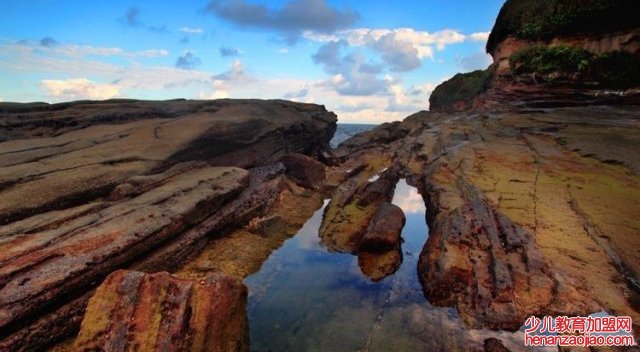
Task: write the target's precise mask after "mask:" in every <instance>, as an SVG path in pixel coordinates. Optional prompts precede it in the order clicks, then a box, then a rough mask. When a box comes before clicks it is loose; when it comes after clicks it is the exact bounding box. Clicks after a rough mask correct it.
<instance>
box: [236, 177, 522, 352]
mask: <svg viewBox="0 0 640 352" xmlns="http://www.w3.org/2000/svg"><path fill="white" fill-rule="evenodd" d="M327 203H328V200H327V201H325V206H326V204H327ZM393 203H394V204H396V205H398V206H399V207H400V208H402V210H403V211H404V213H405V216H406V218H407V221H406V225H405V227H404V229H403V231H402V238H403V243H402V257H403V262H402V264H401V266H400V268H399V269H398V270H397V271H396V272H395V274H393V275H391V276H389V277H387V278H385V279H383V280H381V281H378V282H373V281H372V280H370V279H369V278H367V277H366V276H364V275H363V274H362V273H361V270H360V267H359V266H358V258H357V257H356V256H353V255H350V254H342V253H334V252H328V251H327V250H326V249H325V248H324V247H323V246H322V245H321V244H320V238H319V236H318V229H319V228H320V223H321V221H322V214H323V211H324V206H323V207H322V208H321V209H319V210H318V211H316V212H315V213H314V215H313V216H312V217H311V218H310V219H309V220H308V221H307V223H306V224H305V225H304V226H303V227H302V228H301V229H300V231H299V232H298V234H297V235H296V236H294V237H292V238H291V239H289V240H287V241H286V242H285V243H284V244H283V246H282V247H280V248H279V249H278V250H276V251H274V252H273V253H272V254H271V256H270V257H269V258H268V259H267V260H266V261H265V262H264V263H263V265H262V268H261V269H260V271H258V272H257V273H255V274H253V275H251V276H249V277H248V278H247V279H246V280H245V284H246V285H247V286H248V287H249V303H248V314H249V326H250V332H251V333H250V336H251V349H252V350H253V351H390V350H393V351H413V350H427V351H432V350H436V351H437V350H477V349H480V348H481V347H482V340H483V339H484V338H485V337H488V336H489V335H493V336H496V337H501V338H502V339H503V341H504V340H505V337H506V338H507V339H514V336H512V334H509V333H506V332H498V333H493V332H488V331H485V330H471V331H470V330H466V329H465V328H464V326H463V325H462V324H461V323H460V321H459V319H458V317H457V313H456V310H455V309H454V308H446V307H444V308H442V307H434V306H431V305H430V304H429V303H428V302H427V300H426V299H425V297H424V294H423V293H422V288H421V286H420V283H419V282H418V276H417V263H418V256H419V254H420V251H421V250H422V247H423V245H424V243H425V241H426V240H427V238H428V231H429V230H428V228H427V225H426V221H425V207H424V202H423V200H422V198H421V196H420V195H419V194H418V192H417V191H416V189H415V188H413V187H411V186H409V185H408V184H407V183H406V182H405V181H404V180H400V182H399V183H398V185H397V186H396V191H395V195H394V198H393ZM497 335H506V336H497ZM520 341H521V340H520ZM505 342H507V341H505ZM514 342H516V341H514ZM518 342H519V341H518Z"/></svg>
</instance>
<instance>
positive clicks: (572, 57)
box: [430, 0, 640, 112]
mask: <svg viewBox="0 0 640 352" xmlns="http://www.w3.org/2000/svg"><path fill="white" fill-rule="evenodd" d="M638 13H640V4H639V3H638V2H636V1H628V0H616V1H601V0H587V1H580V2H576V1H567V0H553V1H544V2H541V1H530V0H509V1H507V2H506V3H505V4H504V5H503V7H502V9H501V11H500V13H499V15H498V17H497V19H496V23H495V25H494V27H493V29H492V31H491V35H490V37H489V40H488V42H487V53H489V54H491V56H492V57H493V64H492V65H491V67H490V68H489V69H487V70H485V71H479V72H474V73H467V74H463V75H457V76H455V77H453V78H452V79H450V80H449V81H447V82H445V83H443V84H442V85H441V86H439V87H437V88H436V89H435V90H434V92H433V93H432V95H431V98H430V106H431V108H430V109H431V110H432V111H448V112H452V111H466V110H471V109H476V110H485V111H495V110H513V109H518V108H521V107H523V106H529V107H557V106H577V105H594V104H634V105H637V104H640V90H639V89H638V88H640V16H637V14H638ZM479 76H482V77H483V78H484V82H483V84H482V85H477V77H479ZM468 86H473V87H474V89H473V90H472V91H471V92H469V90H467V89H465V87H468Z"/></svg>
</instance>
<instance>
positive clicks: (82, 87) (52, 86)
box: [40, 78, 120, 100]
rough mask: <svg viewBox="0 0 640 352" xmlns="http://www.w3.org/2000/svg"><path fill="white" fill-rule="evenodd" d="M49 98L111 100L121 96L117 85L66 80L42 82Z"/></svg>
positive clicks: (83, 80)
mask: <svg viewBox="0 0 640 352" xmlns="http://www.w3.org/2000/svg"><path fill="white" fill-rule="evenodd" d="M40 84H41V86H42V88H43V89H44V91H45V94H46V95H47V96H49V97H54V98H63V99H94V100H102V99H109V98H113V97H116V96H118V95H120V87H119V86H118V85H117V84H103V83H95V82H92V81H90V80H88V79H86V78H74V79H66V80H47V79H45V80H42V81H41V82H40Z"/></svg>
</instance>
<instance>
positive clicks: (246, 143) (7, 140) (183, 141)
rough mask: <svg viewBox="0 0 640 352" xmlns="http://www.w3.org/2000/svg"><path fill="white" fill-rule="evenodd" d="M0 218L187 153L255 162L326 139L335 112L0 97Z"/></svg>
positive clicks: (99, 189)
mask: <svg viewBox="0 0 640 352" xmlns="http://www.w3.org/2000/svg"><path fill="white" fill-rule="evenodd" d="M0 115H1V116H2V119H1V121H0V122H1V123H0V199H2V202H0V225H3V224H7V223H10V222H13V221H17V220H20V219H24V218H26V217H29V216H32V215H36V214H40V213H44V212H47V211H51V210H57V209H61V208H66V207H69V206H76V205H81V204H85V203H87V202H89V201H91V200H93V199H96V198H99V197H102V196H104V195H106V194H108V193H109V192H111V190H112V189H113V188H114V187H115V186H117V185H118V184H120V183H121V182H123V181H124V180H126V179H128V178H129V177H131V176H135V175H140V174H149V173H157V172H161V171H164V170H166V169H168V168H169V167H171V166H173V165H175V164H177V163H181V162H185V161H194V160H196V161H207V162H208V163H209V164H210V165H215V166H237V167H243V168H249V167H253V166H258V165H264V164H268V163H271V162H275V161H277V160H278V159H279V158H281V157H282V156H284V155H286V154H287V153H294V152H305V153H307V154H310V155H314V154H319V153H320V152H321V151H323V150H324V149H326V148H328V145H329V140H330V139H331V136H332V135H333V131H334V130H335V122H336V116H335V114H333V113H330V112H328V111H327V110H326V109H325V108H324V107H322V106H319V105H313V104H299V103H291V102H286V101H262V100H228V99H227V100H216V101H168V102H148V101H120V100H117V101H106V102H76V103H64V104H54V105H48V104H13V103H0Z"/></svg>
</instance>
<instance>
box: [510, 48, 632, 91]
mask: <svg viewBox="0 0 640 352" xmlns="http://www.w3.org/2000/svg"><path fill="white" fill-rule="evenodd" d="M509 65H510V66H511V72H512V74H514V75H518V74H527V73H535V74H540V75H542V76H543V77H541V78H542V79H545V80H553V79H554V78H557V77H566V76H568V75H574V74H579V75H580V77H579V81H591V82H595V83H597V84H598V85H599V86H600V87H601V88H614V89H626V88H631V87H635V86H640V58H638V57H637V56H635V55H633V54H631V53H629V52H626V51H612V52H607V53H603V54H594V53H591V52H589V51H587V50H584V49H581V48H575V47H571V46H568V45H556V46H534V47H529V48H525V49H522V50H520V51H518V52H516V53H514V54H513V55H511V57H509Z"/></svg>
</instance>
